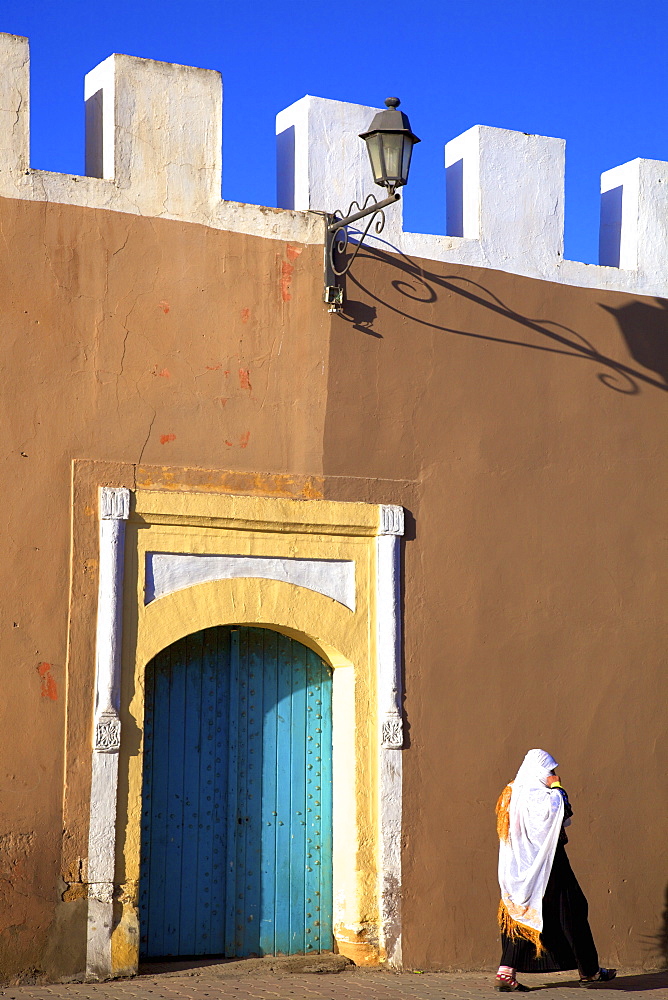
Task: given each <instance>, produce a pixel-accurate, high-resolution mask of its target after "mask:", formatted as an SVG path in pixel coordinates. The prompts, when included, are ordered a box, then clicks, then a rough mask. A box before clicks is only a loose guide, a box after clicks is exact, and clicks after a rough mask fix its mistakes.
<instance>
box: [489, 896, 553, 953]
mask: <svg viewBox="0 0 668 1000" xmlns="http://www.w3.org/2000/svg"><path fill="white" fill-rule="evenodd" d="M498 920H499V927H500V928H501V933H502V934H505V935H506V937H509V938H510V939H511V940H512V941H517V939H518V938H521V939H522V940H524V941H530V942H531V944H532V945H533V946H534V948H535V949H536V958H540V956H541V955H542V953H543V950H544V949H543V944H542V942H541V940H540V931H537V930H535V928H533V927H527V926H526V924H518V922H517V921H516V920H513V918H512V917H511V915H510V914H509V913H508V910H507V909H506V904H505V903H504V902H503V900H501V902H500V903H499V912H498Z"/></svg>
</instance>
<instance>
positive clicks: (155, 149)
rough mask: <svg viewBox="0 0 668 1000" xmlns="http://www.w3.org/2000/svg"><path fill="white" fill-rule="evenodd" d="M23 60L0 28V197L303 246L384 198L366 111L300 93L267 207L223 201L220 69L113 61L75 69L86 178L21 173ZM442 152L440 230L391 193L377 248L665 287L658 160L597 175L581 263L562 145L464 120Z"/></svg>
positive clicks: (663, 196) (656, 289)
mask: <svg viewBox="0 0 668 1000" xmlns="http://www.w3.org/2000/svg"><path fill="white" fill-rule="evenodd" d="M29 67H30V61H29V51H28V41H27V39H25V38H20V37H18V36H15V35H7V34H4V35H0V197H6V198H19V199H23V200H30V201H40V202H54V203H58V204H64V205H76V206H81V207H87V208H98V209H99V208H102V209H110V210H112V211H117V212H125V213H129V214H136V215H145V216H150V217H156V218H165V219H175V220H179V221H184V222H192V223H198V224H201V225H205V226H209V227H211V228H215V229H222V230H227V231H230V232H237V233H246V234H249V235H252V236H260V237H264V238H268V239H278V240H286V241H287V240H290V241H294V242H300V243H305V244H318V243H322V242H323V241H324V220H323V218H322V214H321V213H323V212H334V211H336V210H340V211H345V210H346V209H347V208H348V206H349V204H350V203H351V202H352V201H353V200H356V201H357V202H362V201H363V200H364V198H365V196H366V195H367V194H369V193H373V194H375V195H376V197H377V198H382V197H384V193H385V192H384V191H383V190H382V189H381V188H379V187H377V186H376V185H374V183H373V181H372V179H371V172H370V168H369V163H368V157H367V153H366V148H365V145H364V143H363V142H362V140H361V139H359V138H358V136H359V133H360V132H361V131H364V130H365V129H366V128H367V127H368V125H369V124H370V122H371V119H372V117H373V115H374V114H375V112H376V111H377V110H378V109H377V108H370V107H367V106H364V105H359V104H348V103H344V102H341V101H332V100H326V99H324V98H318V97H304V98H302V99H301V100H299V101H297V102H296V103H295V104H293V105H291V106H290V107H289V108H286V109H285V110H284V111H281V112H280V114H279V115H278V116H277V127H276V132H277V136H276V142H277V187H278V204H279V208H264V207H261V206H257V205H247V204H242V203H239V202H229V201H223V200H222V198H221V171H222V156H221V120H222V118H221V116H222V84H221V78H220V74H219V73H217V72H215V71H213V70H204V69H197V68H194V67H189V66H179V65H175V64H171V63H161V62H155V61H153V60H150V59H138V58H135V57H132V56H126V55H112V56H110V57H109V58H108V59H106V60H105V61H104V62H102V63H100V65H99V66H97V67H96V68H95V69H93V70H92V71H91V72H90V73H89V74H88V75H87V76H86V80H85V91H84V99H85V105H86V176H71V175H66V174H58V173H52V172H50V171H47V170H33V169H32V168H31V167H30V154H29V149H30V114H29V100H30V70H29ZM380 103H381V102H380V100H379V104H380ZM413 124H414V126H415V128H416V129H417V131H418V132H419V131H420V127H419V123H418V122H413ZM445 149H446V151H445V170H446V191H447V211H446V221H447V228H446V231H447V235H445V236H443V235H435V234H426V233H409V232H404V230H403V224H402V201H399V202H397V203H396V204H395V205H392V206H390V208H388V209H387V210H386V225H385V229H384V231H383V233H382V235H381V236H380V237H379V242H378V243H377V245H378V246H381V247H383V248H384V249H386V250H389V251H396V252H399V253H402V254H405V255H407V256H409V257H416V258H422V259H426V260H434V261H440V262H443V263H446V264H470V265H474V266H478V267H489V268H495V269H497V270H501V271H507V272H510V273H513V274H523V275H529V276H532V277H537V278H542V279H545V280H549V281H556V282H561V283H564V284H568V285H577V286H581V287H591V288H605V289H611V290H617V291H625V292H634V293H636V294H644V295H656V296H661V297H666V296H668V164H667V163H664V162H660V161H656V160H632V161H631V162H629V163H626V164H623V165H622V166H619V167H614V168H613V169H611V170H608V171H606V172H605V173H604V174H603V175H602V178H601V228H600V257H599V259H600V264H582V263H579V262H578V261H571V260H564V257H563V217H564V196H563V190H564V142H563V140H561V139H554V138H548V137H545V136H538V135H526V134H525V133H523V132H511V131H509V130H507V129H499V128H491V127H488V126H483V125H475V126H473V128H470V129H469V130H468V131H467V132H465V133H464V134H463V135H461V136H459V137H457V138H456V139H452V140H451V141H450V142H448V143H447V145H446V148H445ZM418 155H419V151H418ZM407 197H409V198H410V187H409V188H408V194H407ZM360 225H362V224H360ZM369 238H370V239H371V240H373V239H374V237H373V231H372V232H371V233H370V236H369Z"/></svg>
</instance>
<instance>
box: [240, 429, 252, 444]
mask: <svg viewBox="0 0 668 1000" xmlns="http://www.w3.org/2000/svg"><path fill="white" fill-rule="evenodd" d="M249 438H250V431H245V432H244V433H243V434H242V435H241V440H240V441H239V447H240V448H246V447H248V439H249Z"/></svg>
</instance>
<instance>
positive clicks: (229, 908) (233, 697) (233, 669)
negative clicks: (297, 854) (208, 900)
mask: <svg viewBox="0 0 668 1000" xmlns="http://www.w3.org/2000/svg"><path fill="white" fill-rule="evenodd" d="M228 719H229V740H230V743H229V758H228V760H229V767H228V772H227V856H226V864H225V869H226V882H225V955H226V957H227V958H234V956H235V955H236V949H235V940H236V908H237V858H236V843H237V839H238V836H237V830H238V823H237V817H238V802H237V791H238V777H237V774H238V770H239V629H232V631H231V633H230V699H229V715H228Z"/></svg>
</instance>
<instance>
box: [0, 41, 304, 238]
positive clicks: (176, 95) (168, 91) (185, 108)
mask: <svg viewBox="0 0 668 1000" xmlns="http://www.w3.org/2000/svg"><path fill="white" fill-rule="evenodd" d="M29 99H30V53H29V48H28V40H27V39H26V38H21V37H19V36H17V35H8V34H0V197H5V198H19V199H23V200H27V201H40V202H54V203H57V204H61V205H77V206H80V207H84V208H102V209H105V208H106V209H110V210H112V211H116V212H125V213H129V214H132V215H145V216H151V217H155V218H164V219H176V220H180V221H184V222H194V223H199V224H201V225H205V226H210V227H211V228H214V229H223V230H227V231H229V232H238V233H247V234H249V235H252V236H261V237H266V238H268V239H279V240H294V241H297V242H302V243H319V242H322V240H323V232H324V227H323V221H322V219H321V218H320V217H319V216H315V215H308V214H305V213H299V212H285V211H280V210H279V209H272V208H264V207H262V206H258V205H245V204H242V203H240V202H233V201H223V200H222V198H221V176H222V174H221V170H222V162H221V155H222V154H221V136H222V82H221V77H220V74H219V73H218V72H215V71H214V70H205V69H196V68H194V67H191V66H179V65H176V64H173V63H161V62H156V61H154V60H152V59H138V58H135V57H133V56H126V55H112V56H110V57H109V58H108V59H105V60H104V62H102V63H100V65H99V66H97V67H96V68H95V69H93V70H91V72H90V73H88V75H87V76H86V80H85V88H84V100H85V107H86V172H87V175H86V176H73V175H70V174H58V173H53V172H51V171H49V170H33V169H32V168H31V167H30V117H29Z"/></svg>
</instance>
